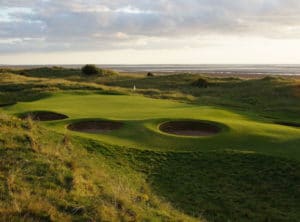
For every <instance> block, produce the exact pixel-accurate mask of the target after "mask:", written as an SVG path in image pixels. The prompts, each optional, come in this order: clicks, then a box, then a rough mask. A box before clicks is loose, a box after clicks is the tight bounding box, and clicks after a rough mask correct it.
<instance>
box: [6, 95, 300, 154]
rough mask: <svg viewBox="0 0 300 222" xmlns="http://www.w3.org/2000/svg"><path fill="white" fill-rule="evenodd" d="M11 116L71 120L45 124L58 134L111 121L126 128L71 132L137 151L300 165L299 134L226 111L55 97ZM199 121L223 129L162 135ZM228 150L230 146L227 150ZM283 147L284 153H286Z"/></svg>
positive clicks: (116, 98)
mask: <svg viewBox="0 0 300 222" xmlns="http://www.w3.org/2000/svg"><path fill="white" fill-rule="evenodd" d="M5 110H6V111H7V112H8V113H10V114H19V113H22V112H28V111H41V110H44V111H54V112H58V113H62V114H65V115H67V116H69V117H70V119H68V120H63V121H55V122H49V123H45V125H46V126H48V127H49V128H51V129H53V130H57V131H58V132H66V126H67V125H68V124H69V123H71V122H74V121H80V120H84V119H98V118H99V119H111V120H119V121H123V122H124V123H125V125H124V127H123V128H121V129H119V130H116V131H113V132H110V133H104V134H98V135H95V134H86V133H75V132H68V133H70V134H72V135H79V136H83V137H87V138H93V139H96V140H99V141H102V142H105V143H109V144H114V145H119V146H127V147H133V148H139V149H151V150H164V151H166V150H169V151H170V150H173V151H207V150H220V149H221V150H222V149H233V150H245V151H256V152H260V153H265V154H270V153H271V154H273V155H282V156H289V157H292V158H296V159H300V150H299V149H298V147H300V140H299V138H300V129H299V128H295V127H287V126H282V125H277V124H273V123H272V122H271V121H268V120H266V119H264V118H262V117H259V116H258V117H256V119H255V115H253V113H249V114H248V113H244V115H242V114H237V113H234V112H232V111H228V110H226V109H222V108H216V107H211V106H199V105H189V104H184V103H179V102H172V101H167V100H160V99H150V98H145V97H142V96H132V95H131V96H130V95H100V94H84V95H80V94H79V95H78V94H68V93H64V94H55V95H53V96H51V97H48V98H46V99H42V100H38V101H35V102H22V103H18V104H17V105H15V106H12V107H8V108H5ZM177 119H198V120H206V121H213V122H217V123H219V124H220V125H221V126H222V127H223V131H222V132H221V133H220V134H218V135H215V136H208V137H202V138H191V137H183V136H173V135H168V134H165V133H162V132H160V131H159V129H158V126H159V124H160V123H162V122H164V121H166V120H177ZM224 144H227V146H225V147H224ZM283 147H284V149H283Z"/></svg>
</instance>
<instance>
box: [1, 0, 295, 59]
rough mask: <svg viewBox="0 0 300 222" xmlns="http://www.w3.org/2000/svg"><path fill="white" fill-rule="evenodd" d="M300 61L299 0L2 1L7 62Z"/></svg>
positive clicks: (3, 39)
mask: <svg viewBox="0 0 300 222" xmlns="http://www.w3.org/2000/svg"><path fill="white" fill-rule="evenodd" d="M75 63H80V64H84V63H97V64H153V63H154V64H166V63H168V64H171V63H180V64H189V63H191V64H195V63H196V64H201V63H223V64H225V63H294V64H295V63H300V1H299V0H237V1H234V0H68V1H62V0H25V1H24V0H0V64H75Z"/></svg>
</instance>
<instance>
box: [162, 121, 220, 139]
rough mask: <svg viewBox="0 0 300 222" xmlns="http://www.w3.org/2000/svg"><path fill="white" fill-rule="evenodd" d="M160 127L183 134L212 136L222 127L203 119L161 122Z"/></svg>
mask: <svg viewBox="0 0 300 222" xmlns="http://www.w3.org/2000/svg"><path fill="white" fill-rule="evenodd" d="M159 129H160V130H161V131H162V132H165V133H169V134H174V135H181V136H211V135H215V134H217V133H219V132H221V128H219V127H217V126H215V125H213V124H210V123H206V122H201V121H170V122H166V123H163V124H161V125H160V127H159Z"/></svg>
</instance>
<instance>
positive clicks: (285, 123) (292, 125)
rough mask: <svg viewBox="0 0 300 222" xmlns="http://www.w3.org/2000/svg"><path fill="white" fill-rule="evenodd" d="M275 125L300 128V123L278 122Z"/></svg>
mask: <svg viewBox="0 0 300 222" xmlns="http://www.w3.org/2000/svg"><path fill="white" fill-rule="evenodd" d="M274 123H275V124H279V125H283V126H291V127H300V123H291V122H281V121H276V122H274Z"/></svg>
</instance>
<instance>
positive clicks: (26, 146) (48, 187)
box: [0, 116, 195, 221]
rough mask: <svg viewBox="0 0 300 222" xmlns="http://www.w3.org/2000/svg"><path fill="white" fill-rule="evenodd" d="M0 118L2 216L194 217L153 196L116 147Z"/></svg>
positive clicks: (29, 218)
mask: <svg viewBox="0 0 300 222" xmlns="http://www.w3.org/2000/svg"><path fill="white" fill-rule="evenodd" d="M0 122H1V125H0V130H1V134H0V136H1V138H0V144H1V146H0V166H1V167H0V192H1V193H0V194H1V195H0V220H2V221H195V220H194V219H193V218H191V217H189V216H185V215H184V214H182V213H180V212H179V211H178V210H176V209H175V208H173V207H171V206H170V205H169V204H168V203H167V202H166V201H162V200H161V199H160V198H159V197H158V196H157V195H155V193H154V192H152V191H151V190H150V188H149V186H148V184H147V183H146V181H145V176H144V175H143V174H141V173H139V172H138V171H136V170H134V169H133V168H132V167H130V165H129V163H128V161H127V160H126V159H125V158H124V157H123V158H122V157H117V156H116V155H114V154H113V153H114V152H116V151H114V152H113V153H111V150H113V148H112V149H111V150H109V149H108V148H107V147H105V146H103V145H101V144H100V143H94V142H92V141H81V140H73V139H71V138H69V136H68V135H58V134H55V133H52V132H50V131H46V130H44V129H43V128H40V127H39V126H38V125H36V124H35V123H32V122H30V120H28V121H21V120H18V119H15V118H10V117H7V116H1V118H0ZM95 150H97V152H95ZM100 151H101V152H100ZM78 157H80V158H78Z"/></svg>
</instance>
